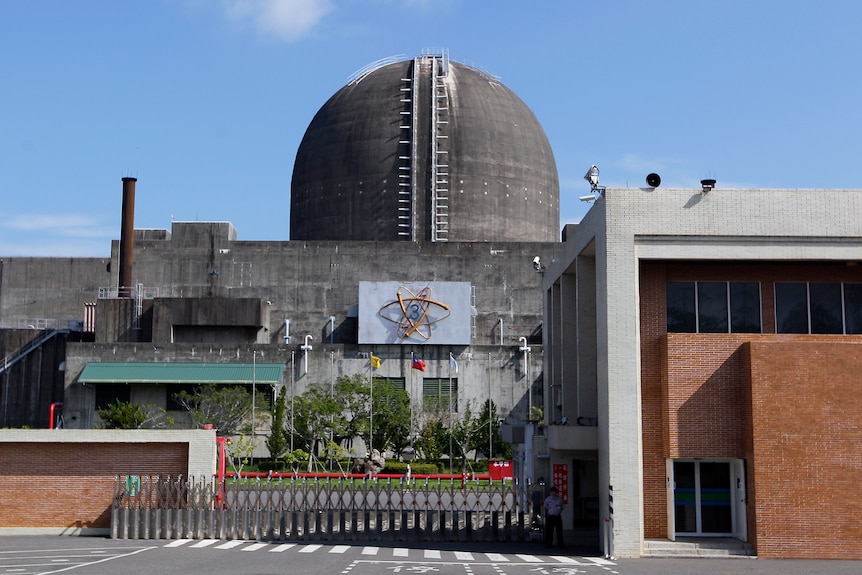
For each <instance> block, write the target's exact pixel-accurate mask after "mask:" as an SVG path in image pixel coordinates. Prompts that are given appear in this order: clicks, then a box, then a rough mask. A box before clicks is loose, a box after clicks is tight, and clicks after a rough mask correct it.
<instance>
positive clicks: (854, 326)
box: [844, 284, 862, 334]
mask: <svg viewBox="0 0 862 575" xmlns="http://www.w3.org/2000/svg"><path fill="white" fill-rule="evenodd" d="M844 323H845V328H846V329H847V333H854V334H860V333H862V284H844Z"/></svg>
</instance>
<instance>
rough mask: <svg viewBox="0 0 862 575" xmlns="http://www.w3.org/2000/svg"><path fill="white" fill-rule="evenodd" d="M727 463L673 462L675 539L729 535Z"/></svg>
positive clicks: (729, 505)
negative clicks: (678, 537)
mask: <svg viewBox="0 0 862 575" xmlns="http://www.w3.org/2000/svg"><path fill="white" fill-rule="evenodd" d="M730 471H731V470H730V463H729V462H727V461H674V462H673V481H674V487H673V503H674V525H675V532H676V534H677V535H731V534H732V533H733V510H732V506H731V475H730Z"/></svg>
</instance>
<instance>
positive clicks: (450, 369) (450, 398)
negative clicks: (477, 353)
mask: <svg viewBox="0 0 862 575" xmlns="http://www.w3.org/2000/svg"><path fill="white" fill-rule="evenodd" d="M453 361H454V358H453V357H452V352H451V351H450V352H449V473H452V458H453V453H452V362H453Z"/></svg>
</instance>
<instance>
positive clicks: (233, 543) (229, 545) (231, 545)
mask: <svg viewBox="0 0 862 575" xmlns="http://www.w3.org/2000/svg"><path fill="white" fill-rule="evenodd" d="M246 543H248V541H242V540H239V539H234V540H233V541H228V542H227V543H222V544H221V545H218V546H217V547H216V549H233V548H234V547H239V546H240V545H245V544H246Z"/></svg>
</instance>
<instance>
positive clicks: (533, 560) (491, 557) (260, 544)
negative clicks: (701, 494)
mask: <svg viewBox="0 0 862 575" xmlns="http://www.w3.org/2000/svg"><path fill="white" fill-rule="evenodd" d="M217 543H220V544H219V545H216V544H217ZM184 545H186V546H188V547H190V548H196V549H204V548H207V547H213V548H214V549H234V548H236V547H240V546H243V547H242V548H241V549H240V551H260V550H261V549H266V550H267V551H268V552H269V553H282V552H284V551H287V550H288V549H292V548H294V547H296V548H297V552H299V553H314V552H316V551H319V550H320V549H322V548H324V547H325V552H327V553H333V554H339V555H343V554H345V553H347V552H348V551H350V550H357V549H360V547H359V546H357V545H332V544H324V543H280V542H276V541H266V542H264V541H248V540H243V539H234V540H230V541H224V540H222V539H200V540H197V539H176V540H174V541H170V542H168V543H165V545H164V546H165V547H182V546H184ZM390 551H391V554H392V557H393V558H398V559H409V558H410V554H411V552H412V553H414V554H420V553H421V555H422V558H423V559H425V560H441V559H443V553H444V552H445V553H451V554H452V555H454V556H455V559H456V560H457V561H476V560H479V561H481V560H482V559H480V558H477V557H476V556H475V553H472V552H469V551H456V550H451V551H444V550H442V549H421V548H418V549H417V548H410V547H392V548H391V549H387V550H386V552H387V553H388V552H390ZM360 553H361V554H362V555H364V556H377V555H379V554H380V553H381V548H380V547H377V546H373V545H366V546H363V547H361V551H360ZM479 555H484V556H485V557H486V558H487V560H488V561H491V562H492V563H509V564H513V563H512V562H513V561H515V559H514V558H517V561H519V562H520V563H523V564H540V563H545V564H546V565H549V564H553V563H557V564H563V565H595V566H601V567H606V566H609V565H616V563H614V562H613V561H609V560H608V559H605V558H603V557H570V556H567V555H533V554H530V553H510V554H508V555H507V554H503V553H490V552H486V553H480V554H479ZM579 560H580V561H579Z"/></svg>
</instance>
